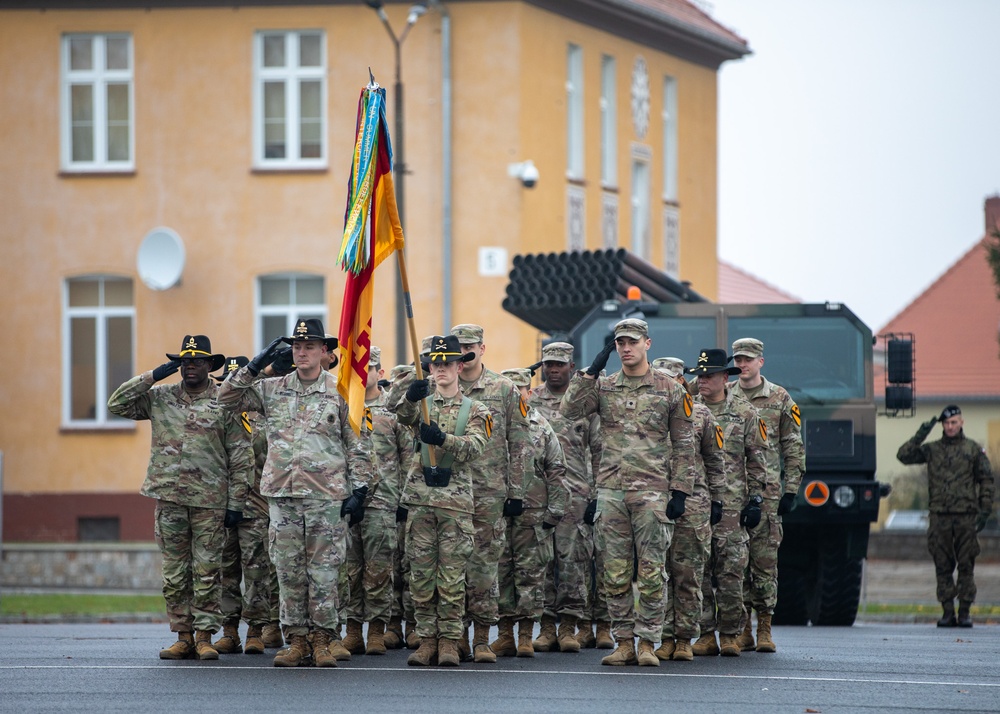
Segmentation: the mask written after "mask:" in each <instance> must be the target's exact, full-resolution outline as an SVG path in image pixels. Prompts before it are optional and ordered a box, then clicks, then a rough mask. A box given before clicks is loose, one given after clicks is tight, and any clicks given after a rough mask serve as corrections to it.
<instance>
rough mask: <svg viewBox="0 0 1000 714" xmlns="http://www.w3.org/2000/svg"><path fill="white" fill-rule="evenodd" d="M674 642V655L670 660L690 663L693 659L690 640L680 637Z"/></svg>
mask: <svg viewBox="0 0 1000 714" xmlns="http://www.w3.org/2000/svg"><path fill="white" fill-rule="evenodd" d="M675 642H676V643H675V645H674V654H673V656H672V657H671V658H670V659H672V660H674V661H675V662H690V661H691V660H693V659H694V652H692V651H691V640H689V639H688V638H686V637H682V638H681V639H679V640H676V641H675Z"/></svg>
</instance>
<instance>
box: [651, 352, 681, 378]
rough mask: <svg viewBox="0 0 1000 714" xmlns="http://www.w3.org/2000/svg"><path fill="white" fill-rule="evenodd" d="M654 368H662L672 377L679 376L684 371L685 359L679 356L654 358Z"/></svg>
mask: <svg viewBox="0 0 1000 714" xmlns="http://www.w3.org/2000/svg"><path fill="white" fill-rule="evenodd" d="M653 369H662V370H663V371H664V372H666V373H667V374H669V375H670V376H671V377H679V376H681V375H682V374H683V373H684V360H682V359H681V358H679V357H657V358H656V359H654V360H653Z"/></svg>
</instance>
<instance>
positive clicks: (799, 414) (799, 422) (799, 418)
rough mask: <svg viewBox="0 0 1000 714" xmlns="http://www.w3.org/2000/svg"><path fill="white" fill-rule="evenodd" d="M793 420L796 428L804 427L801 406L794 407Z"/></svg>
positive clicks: (795, 405)
mask: <svg viewBox="0 0 1000 714" xmlns="http://www.w3.org/2000/svg"><path fill="white" fill-rule="evenodd" d="M792 419H794V420H795V426H802V412H800V411H799V405H798V404H793V405H792Z"/></svg>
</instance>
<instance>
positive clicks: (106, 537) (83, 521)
mask: <svg viewBox="0 0 1000 714" xmlns="http://www.w3.org/2000/svg"><path fill="white" fill-rule="evenodd" d="M76 531H77V536H76V539H77V540H78V541H79V542H80V543H117V542H118V541H120V540H121V522H120V521H119V519H118V516H106V517H86V516H80V517H79V518H77V519H76Z"/></svg>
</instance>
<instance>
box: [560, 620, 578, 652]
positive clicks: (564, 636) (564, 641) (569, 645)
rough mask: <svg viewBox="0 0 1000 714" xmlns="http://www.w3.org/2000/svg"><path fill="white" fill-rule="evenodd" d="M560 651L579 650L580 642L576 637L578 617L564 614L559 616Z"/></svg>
mask: <svg viewBox="0 0 1000 714" xmlns="http://www.w3.org/2000/svg"><path fill="white" fill-rule="evenodd" d="M558 639H559V651H560V652H579V651H580V642H579V641H578V640H577V639H576V617H575V616H573V615H563V616H562V617H560V618H559V634H558Z"/></svg>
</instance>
